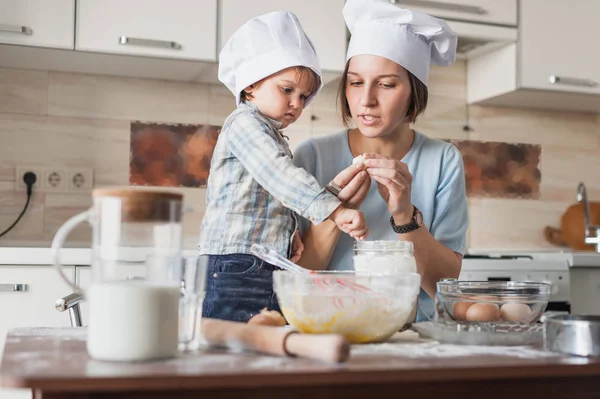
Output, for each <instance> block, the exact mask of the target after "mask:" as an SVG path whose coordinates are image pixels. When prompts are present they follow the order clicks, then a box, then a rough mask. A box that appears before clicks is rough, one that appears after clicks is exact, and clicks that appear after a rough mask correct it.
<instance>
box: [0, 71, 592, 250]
mask: <svg viewBox="0 0 600 399" xmlns="http://www.w3.org/2000/svg"><path fill="white" fill-rule="evenodd" d="M429 91H430V98H429V106H428V109H427V111H426V112H425V114H424V115H422V116H421V117H420V118H419V120H418V122H417V124H416V126H415V128H416V129H417V130H419V131H421V132H422V133H424V134H426V135H428V136H431V137H437V138H444V139H459V140H464V139H473V140H481V141H504V142H509V143H532V144H540V145H541V146H542V161H541V167H542V185H541V197H540V200H507V199H486V198H469V199H468V203H469V217H470V225H469V229H468V231H467V236H468V244H469V248H470V249H471V250H472V251H477V250H485V249H493V250H501V249H510V250H521V249H522V250H525V249H557V248H554V247H552V246H550V244H548V243H546V242H545V241H544V238H543V233H542V230H543V228H544V226H546V225H552V226H556V227H558V226H559V223H560V216H561V215H562V213H563V212H564V211H565V209H566V208H567V207H568V206H569V205H570V204H572V203H574V202H575V191H576V188H577V183H578V182H579V181H584V182H585V183H586V185H587V188H588V196H589V197H590V199H591V200H597V201H600V175H599V174H598V173H596V170H597V169H598V167H597V163H598V161H597V159H598V154H599V153H600V115H594V114H584V113H576V112H555V111H540V110H531V109H527V110H520V109H510V108H501V107H479V106H467V105H466V72H465V63H464V62H462V61H459V62H457V63H456V64H454V65H453V66H451V67H435V66H434V67H433V68H432V70H431V76H430V84H429ZM336 95H337V81H334V82H331V83H330V84H328V85H327V86H326V87H325V88H324V89H323V91H322V92H321V93H320V94H319V96H318V97H317V98H316V99H315V101H314V102H313V103H312V104H311V105H310V106H309V107H307V109H305V110H304V113H303V116H302V117H301V119H300V120H299V121H297V122H296V123H295V124H293V125H292V126H291V127H289V128H288V129H286V130H285V134H286V135H288V136H289V137H290V141H289V143H290V146H291V148H292V150H293V149H295V148H296V147H297V145H298V144H299V143H300V142H302V141H304V140H305V139H307V138H309V137H317V136H321V135H326V134H332V133H336V132H339V131H341V130H342V129H343V125H342V123H341V120H340V116H339V113H338V110H337V106H336ZM234 108H235V103H234V97H233V95H232V94H231V93H230V92H229V91H228V90H227V89H226V88H225V87H224V86H223V85H220V84H218V85H205V84H192V83H185V82H168V81H161V80H151V79H131V78H119V77H107V76H97V75H82V74H68V73H57V72H49V73H48V72H34V71H25V70H10V69H0V160H1V164H0V229H2V226H6V227H8V225H10V223H12V222H13V221H14V219H15V217H16V216H17V215H18V213H19V212H20V210H21V209H22V205H23V204H24V195H23V192H15V191H14V186H15V177H14V173H15V172H14V171H15V166H16V165H25V164H26V165H40V166H61V167H67V168H71V167H85V168H92V169H93V170H94V184H95V186H96V187H101V186H112V185H127V184H128V182H129V139H130V123H131V121H135V120H141V121H146V122H166V123H200V124H206V123H208V124H214V125H221V124H222V123H223V121H224V120H225V118H226V117H227V116H228V115H229V113H230V112H231V111H232V110H233V109H234ZM47 114H49V115H47ZM312 116H314V118H311V117H312ZM466 124H468V125H469V126H471V127H472V128H473V131H471V132H465V131H464V130H463V127H464V125H466ZM169 190H174V191H177V192H182V193H183V194H184V198H185V199H184V201H185V205H186V208H187V209H188V211H187V212H186V214H185V215H184V220H183V229H184V239H183V241H184V247H185V248H188V249H193V248H196V246H197V242H198V235H199V232H200V224H201V221H202V217H203V215H204V210H205V196H206V190H205V189H197V188H169ZM90 204H91V195H89V194H74V193H40V192H38V193H36V194H34V198H33V201H32V204H31V208H30V209H29V211H28V212H27V214H26V215H25V216H24V217H23V219H22V222H21V223H20V224H19V225H18V226H17V227H16V228H15V229H14V230H13V231H12V232H11V233H10V234H9V235H7V236H6V237H3V239H2V240H0V245H1V246H14V245H19V246H34V245H46V246H47V245H50V242H51V240H52V237H53V236H54V234H55V232H56V229H57V228H58V226H59V225H60V224H61V223H63V222H64V221H65V220H67V219H68V218H69V217H71V216H73V215H75V214H76V213H78V212H80V211H82V210H84V209H86V208H87V207H89V205H90ZM89 231H90V230H89V227H86V226H81V227H79V228H78V229H77V231H76V232H75V235H74V236H72V238H71V239H70V241H69V244H68V245H69V246H74V247H75V246H86V245H89V239H90V235H89V234H90V233H89Z"/></svg>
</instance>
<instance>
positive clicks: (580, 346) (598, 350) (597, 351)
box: [544, 315, 600, 356]
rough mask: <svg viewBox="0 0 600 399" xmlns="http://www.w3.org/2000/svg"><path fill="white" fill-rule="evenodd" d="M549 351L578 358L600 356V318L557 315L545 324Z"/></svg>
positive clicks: (545, 341) (549, 318)
mask: <svg viewBox="0 0 600 399" xmlns="http://www.w3.org/2000/svg"><path fill="white" fill-rule="evenodd" d="M544 324H545V325H544V345H545V347H546V349H547V350H550V351H553V352H560V353H565V354H569V355H578V356H600V316H572V315H555V316H552V317H548V318H547V319H546V321H545V323H544Z"/></svg>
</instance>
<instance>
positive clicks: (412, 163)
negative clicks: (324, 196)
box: [294, 130, 468, 320]
mask: <svg viewBox="0 0 600 399" xmlns="http://www.w3.org/2000/svg"><path fill="white" fill-rule="evenodd" d="M352 159H353V156H352V153H351V152H350V146H349V144H348V132H347V131H346V130H344V131H342V132H339V133H336V134H332V135H328V136H323V137H318V138H311V139H308V140H306V141H304V142H302V143H301V144H300V145H299V146H298V148H297V149H296V152H295V153H294V163H295V164H296V165H297V166H302V167H303V168H304V169H306V170H307V171H308V172H309V173H311V174H312V175H313V176H315V177H316V178H317V180H318V181H319V183H321V184H322V185H323V186H325V185H326V184H327V183H329V182H330V181H331V180H332V179H333V178H334V177H335V176H336V175H337V174H338V173H339V172H341V171H342V170H343V169H345V168H346V167H348V166H349V165H350V164H352ZM402 162H404V163H405V164H406V165H407V166H408V169H409V170H410V173H411V174H412V176H413V182H412V190H411V195H412V197H411V200H412V203H413V204H414V205H415V206H416V207H417V208H419V210H420V211H421V212H422V213H423V220H424V225H425V226H427V229H428V230H429V232H430V233H431V234H432V235H433V237H434V238H435V239H436V240H437V241H439V242H440V243H441V244H443V245H445V246H446V247H448V248H450V249H451V250H452V251H454V252H458V253H460V254H464V251H465V247H466V231H467V223H468V219H467V198H466V191H465V177H464V166H463V161H462V157H461V154H460V152H459V151H458V149H457V148H456V147H455V146H454V145H452V144H451V143H447V142H445V141H441V140H437V139H432V138H429V137H427V136H425V135H423V134H421V133H419V132H417V131H415V139H414V142H413V144H412V146H411V148H410V150H409V151H408V153H407V154H406V155H405V156H404V158H402ZM360 210H361V211H362V212H363V213H364V214H365V218H366V221H367V224H368V225H369V236H368V238H367V240H396V239H398V236H397V234H396V233H394V231H393V230H392V228H391V226H390V213H389V211H388V209H387V205H386V204H385V201H384V200H383V198H381V196H380V195H379V191H378V190H377V184H376V182H375V181H374V180H372V181H371V188H370V190H369V193H368V194H367V197H366V198H365V200H364V202H363V203H362V204H361V207H360ZM308 227H309V222H308V221H307V220H306V219H302V218H300V230H301V232H304V231H306V230H307V229H308ZM353 246H354V239H353V238H352V237H350V236H349V235H347V234H342V235H341V237H340V239H339V241H338V244H337V246H336V247H335V250H334V252H333V256H332V258H331V262H330V263H329V266H328V269H329V270H347V269H352V268H353V263H352V257H353ZM419 313H420V314H419V315H418V316H417V319H418V320H422V319H423V314H422V313H425V314H428V315H431V314H432V313H433V301H432V300H431V298H429V296H428V295H427V294H426V293H425V291H423V290H421V294H420V296H419Z"/></svg>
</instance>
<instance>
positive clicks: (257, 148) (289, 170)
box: [221, 113, 341, 224]
mask: <svg viewBox="0 0 600 399" xmlns="http://www.w3.org/2000/svg"><path fill="white" fill-rule="evenodd" d="M221 134H226V135H227V137H226V138H227V141H228V144H229V147H230V149H231V152H232V153H233V155H234V156H235V157H236V158H237V159H238V160H239V162H240V163H241V164H242V165H243V166H244V168H245V169H246V170H247V171H248V173H249V174H250V175H251V176H252V177H253V178H254V179H255V180H256V181H257V182H258V184H260V185H261V186H262V187H263V188H264V189H265V190H267V191H268V192H269V193H270V194H271V195H273V196H274V197H275V198H277V199H278V200H279V201H281V202H282V203H283V205H284V206H285V207H286V208H289V209H291V210H292V211H294V212H296V213H297V214H299V215H301V216H303V217H305V218H307V219H309V220H310V221H311V222H313V223H315V224H318V223H320V222H322V221H323V220H325V219H326V218H327V217H329V216H330V215H331V214H332V213H333V211H334V210H336V209H337V207H338V206H339V205H340V203H341V202H340V200H338V199H337V198H336V197H335V196H333V195H332V194H330V193H329V192H327V191H325V189H324V188H322V187H321V186H320V185H319V183H318V182H317V180H316V179H315V178H314V177H313V176H312V175H311V174H310V173H308V172H307V171H306V170H304V168H300V167H297V166H295V165H294V163H293V162H292V159H291V158H290V157H289V156H288V155H287V154H286V152H285V151H284V149H283V148H282V145H281V144H280V143H278V142H277V140H276V139H275V137H273V136H272V134H273V133H272V132H271V131H270V130H269V128H268V127H267V126H266V125H265V124H264V123H261V122H260V121H259V120H257V119H256V118H255V117H253V116H252V115H250V114H248V113H240V114H238V115H236V116H235V117H234V119H233V120H232V121H231V123H230V125H229V126H228V129H225V130H224V131H222V132H221Z"/></svg>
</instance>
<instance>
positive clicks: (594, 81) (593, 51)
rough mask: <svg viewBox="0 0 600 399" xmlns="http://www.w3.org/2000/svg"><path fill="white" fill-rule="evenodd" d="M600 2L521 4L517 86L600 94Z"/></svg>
mask: <svg viewBox="0 0 600 399" xmlns="http://www.w3.org/2000/svg"><path fill="white" fill-rule="evenodd" d="M599 15H600V1H589V0H574V1H564V0H552V1H548V0H525V1H521V18H522V19H523V26H522V28H521V52H520V60H519V61H520V62H519V63H520V66H521V85H523V86H524V87H532V88H539V89H552V90H564V91H571V92H581V93H595V94H600V53H599V52H598V49H600V43H598V37H597V36H596V35H594V34H591V32H592V31H594V30H595V28H596V26H597V24H598V16H599Z"/></svg>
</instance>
